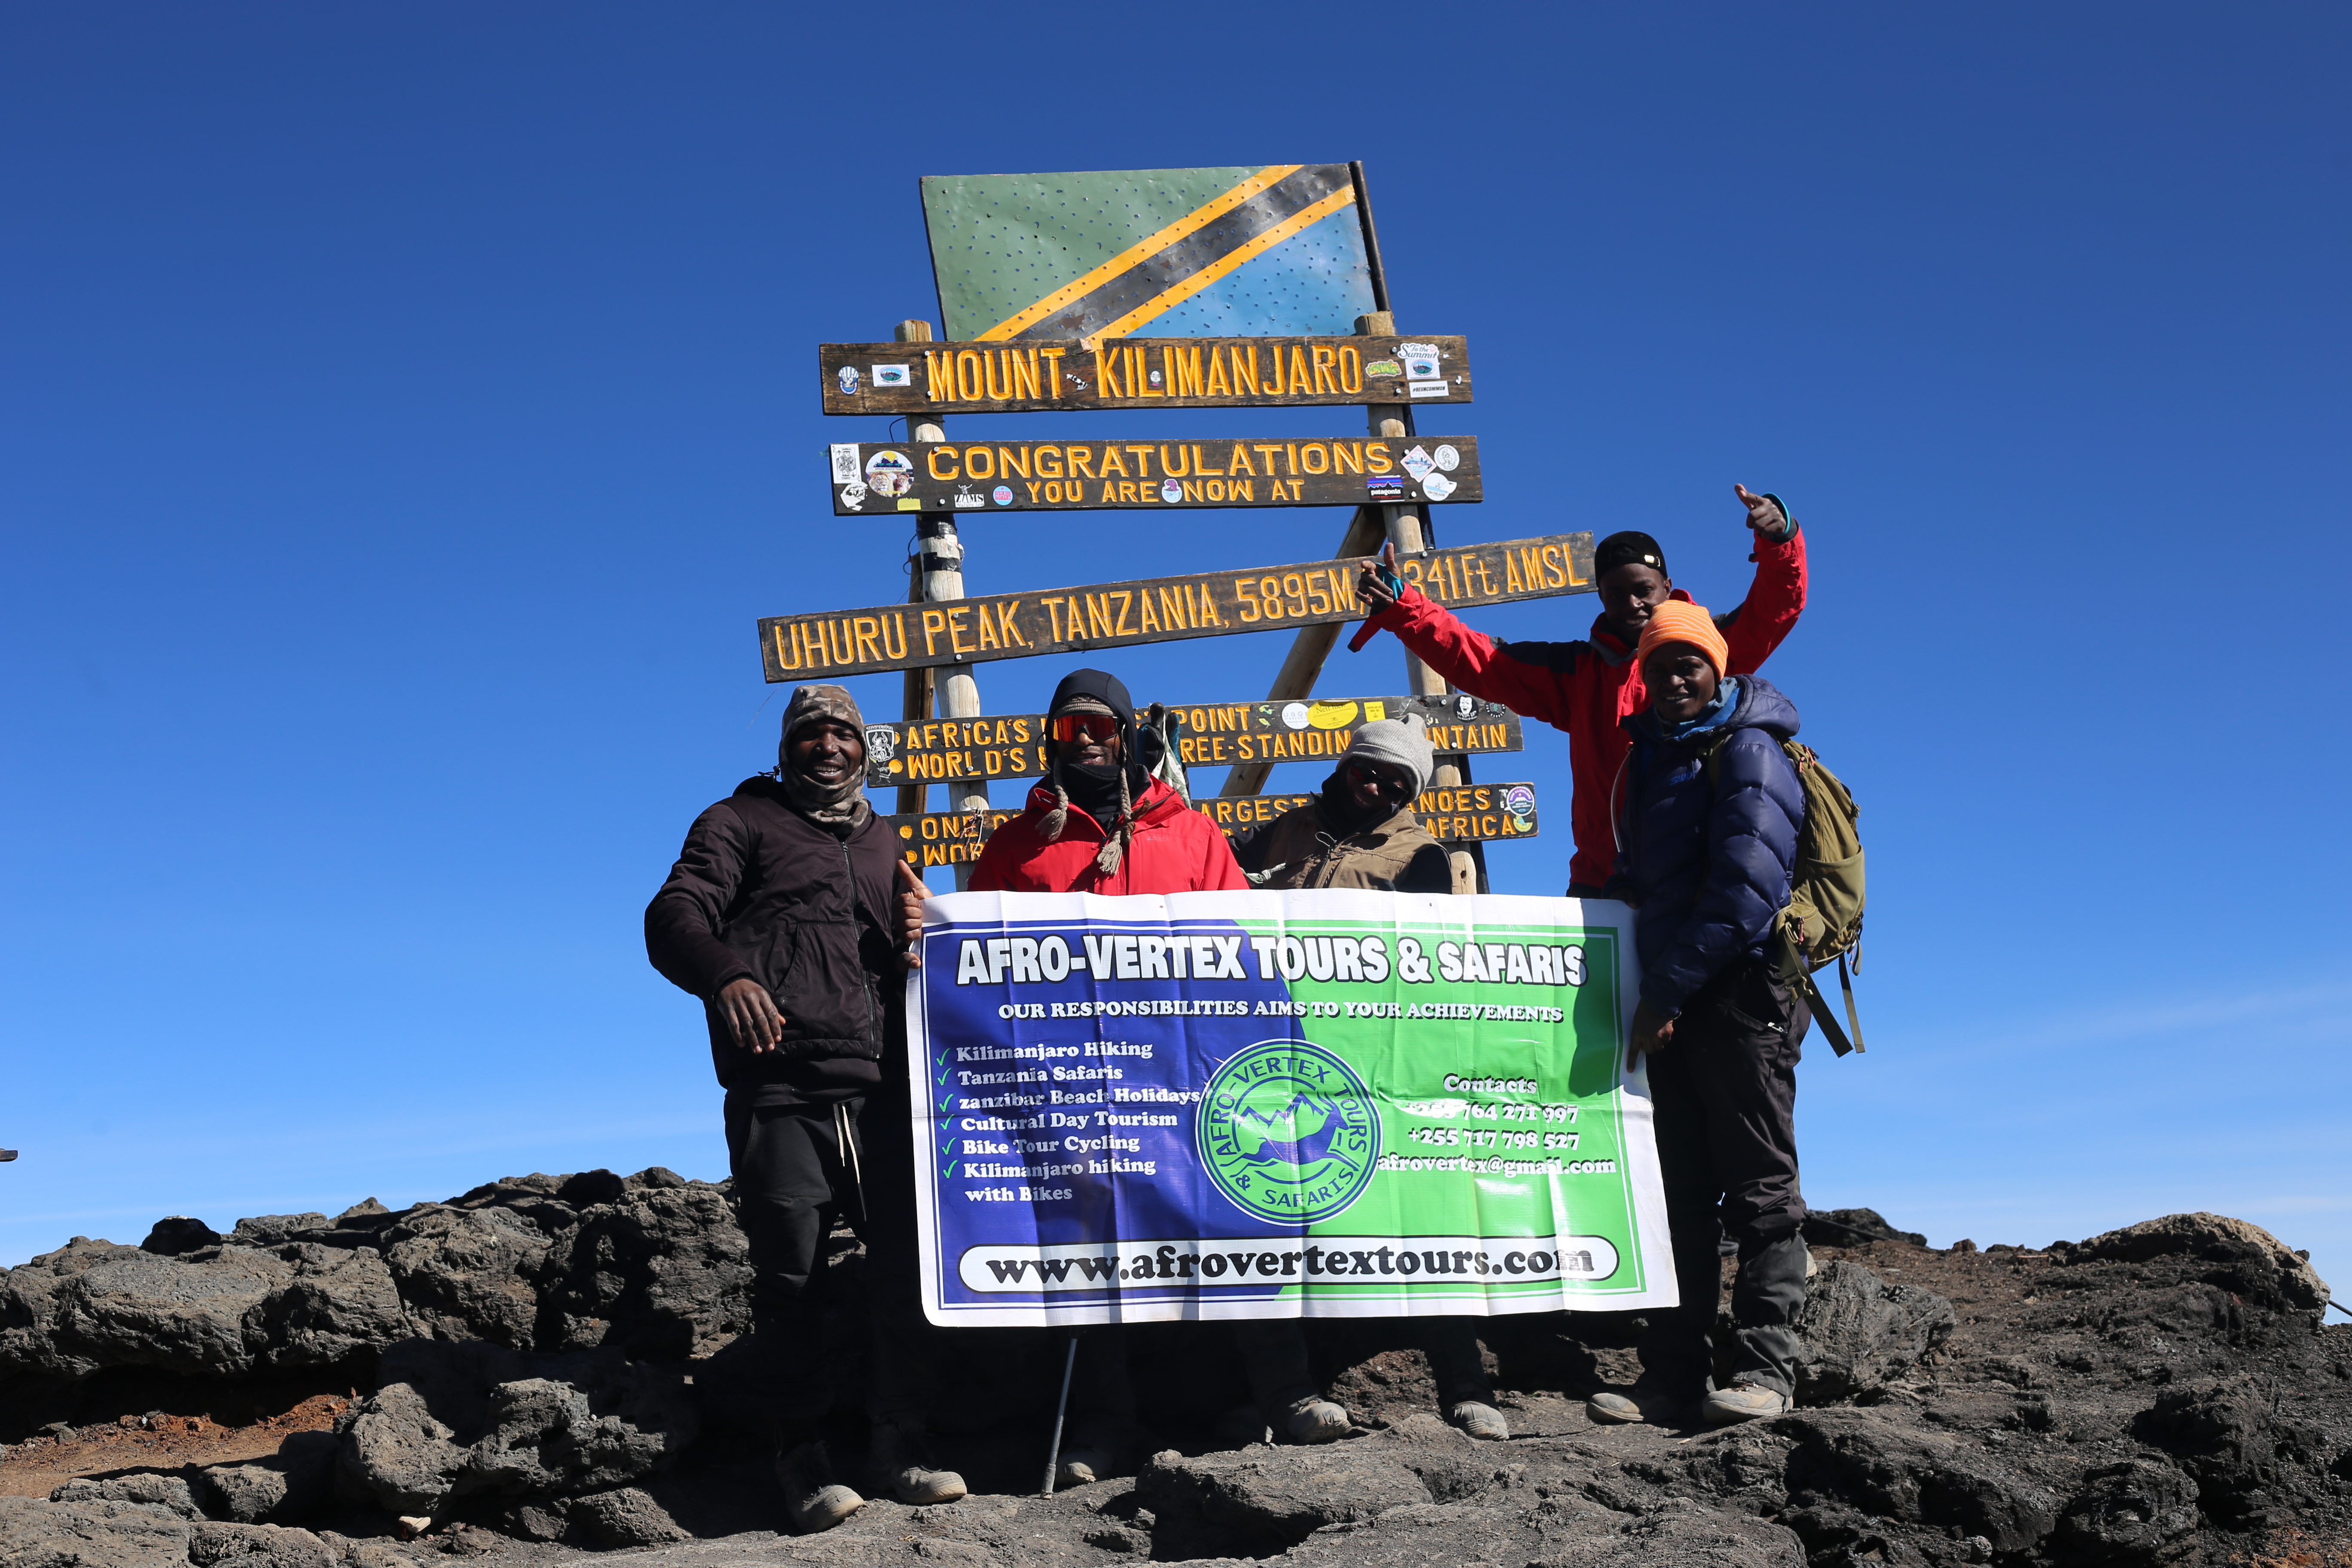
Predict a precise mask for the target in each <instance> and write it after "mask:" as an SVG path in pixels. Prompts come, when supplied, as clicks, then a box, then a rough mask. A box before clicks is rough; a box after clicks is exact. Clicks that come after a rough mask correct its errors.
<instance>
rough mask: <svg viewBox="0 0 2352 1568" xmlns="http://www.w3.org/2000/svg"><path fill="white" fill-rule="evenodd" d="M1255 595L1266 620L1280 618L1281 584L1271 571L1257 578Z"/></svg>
mask: <svg viewBox="0 0 2352 1568" xmlns="http://www.w3.org/2000/svg"><path fill="white" fill-rule="evenodd" d="M1257 596H1258V603H1259V605H1260V606H1261V607H1262V608H1264V609H1265V618H1266V619H1267V620H1269V621H1278V620H1280V619H1282V584H1281V583H1280V582H1278V581H1276V578H1275V577H1274V575H1273V574H1271V573H1269V574H1266V575H1265V576H1263V577H1261V578H1259V579H1258V580H1257Z"/></svg>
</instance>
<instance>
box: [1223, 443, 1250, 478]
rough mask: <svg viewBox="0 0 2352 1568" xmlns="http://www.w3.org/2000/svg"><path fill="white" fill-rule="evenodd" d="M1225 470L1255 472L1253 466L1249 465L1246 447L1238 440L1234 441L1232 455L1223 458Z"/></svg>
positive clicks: (1235, 472)
mask: <svg viewBox="0 0 2352 1568" xmlns="http://www.w3.org/2000/svg"><path fill="white" fill-rule="evenodd" d="M1225 472H1227V473H1229V474H1255V473H1256V472H1257V470H1256V469H1255V468H1252V467H1250V460H1249V452H1248V449H1247V448H1245V447H1243V445H1242V444H1241V443H1240V442H1239V441H1236V442H1234V455H1233V456H1232V457H1231V458H1227V459H1226V460H1225Z"/></svg>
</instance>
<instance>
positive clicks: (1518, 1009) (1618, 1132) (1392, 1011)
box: [1198, 920, 1650, 1300]
mask: <svg viewBox="0 0 2352 1568" xmlns="http://www.w3.org/2000/svg"><path fill="white" fill-rule="evenodd" d="M1244 929H1250V930H1253V931H1254V932H1255V934H1256V935H1258V936H1260V937H1273V938H1277V939H1286V945H1285V948H1284V949H1283V950H1282V952H1285V953H1287V952H1288V951H1289V949H1288V947H1287V943H1288V942H1297V944H1298V952H1297V961H1296V963H1286V964H1285V967H1284V973H1285V979H1286V984H1288V986H1289V990H1290V994H1291V997H1292V999H1293V1002H1294V1004H1295V1005H1299V1006H1302V1007H1304V1008H1305V1009H1307V1014H1306V1016H1303V1017H1302V1018H1301V1019H1300V1023H1299V1027H1300V1031H1301V1033H1302V1034H1303V1035H1304V1036H1305V1037H1306V1039H1307V1041H1308V1042H1310V1043H1311V1044H1312V1045H1314V1046H1315V1047H1320V1049H1321V1051H1322V1052H1323V1053H1326V1054H1328V1056H1330V1057H1332V1058H1337V1061H1338V1063H1339V1066H1340V1068H1341V1069H1342V1070H1340V1071H1337V1072H1333V1073H1328V1074H1320V1075H1318V1071H1317V1068H1316V1064H1315V1063H1314V1062H1313V1061H1312V1060H1311V1059H1309V1060H1305V1061H1302V1062H1298V1063H1282V1064H1276V1065H1274V1066H1272V1067H1270V1068H1265V1069H1263V1070H1260V1071H1257V1072H1255V1073H1250V1072H1245V1073H1244V1075H1243V1078H1244V1082H1243V1083H1239V1084H1228V1083H1224V1082H1213V1083H1212V1084H1211V1085H1210V1086H1208V1090H1207V1092H1206V1093H1205V1094H1204V1096H1203V1100H1202V1117H1201V1121H1200V1122H1199V1124H1198V1125H1199V1127H1200V1129H1201V1132H1200V1135H1199V1140H1198V1142H1199V1143H1200V1148H1201V1154H1202V1163H1203V1165H1204V1168H1205V1169H1206V1170H1207V1172H1208V1173H1209V1174H1210V1176H1211V1178H1212V1179H1213V1181H1215V1182H1216V1183H1217V1184H1218V1186H1219V1187H1220V1188H1221V1189H1222V1190H1223V1191H1224V1193H1225V1195H1226V1196H1227V1197H1228V1198H1229V1199H1232V1200H1233V1201H1234V1202H1235V1203H1236V1204H1237V1205H1239V1206H1241V1207H1243V1208H1244V1209H1245V1210H1247V1211H1249V1212H1251V1213H1253V1214H1255V1215H1258V1216H1260V1217H1263V1218H1267V1219H1274V1218H1276V1217H1278V1216H1280V1215H1283V1214H1284V1213H1285V1212H1286V1206H1287V1210H1288V1212H1289V1213H1291V1214H1292V1215H1295V1216H1296V1217H1297V1218H1300V1219H1303V1220H1305V1221H1306V1222H1307V1236H1308V1237H1312V1238H1314V1239H1317V1240H1325V1241H1331V1242H1338V1241H1341V1240H1344V1239H1345V1238H1347V1237H1404V1238H1412V1237H1486V1238H1498V1237H1499V1238H1509V1237H1528V1238H1533V1237H1571V1236H1573V1237H1588V1238H1591V1237H1598V1238H1601V1239H1602V1240H1605V1241H1606V1242H1607V1243H1608V1244H1609V1245H1610V1246H1611V1247H1614V1248H1615V1250H1616V1254H1617V1263H1618V1267H1617V1268H1615V1269H1614V1271H1613V1272H1609V1273H1608V1274H1607V1277H1606V1278H1605V1279H1597V1280H1586V1281H1577V1280H1576V1279H1575V1276H1576V1274H1577V1273H1578V1272H1580V1271H1579V1270H1575V1269H1573V1268H1569V1269H1566V1273H1567V1276H1568V1279H1570V1281H1571V1287H1570V1288H1572V1289H1577V1290H1578V1291H1579V1293H1580V1294H1592V1295H1619V1294H1622V1295H1627V1296H1635V1295H1640V1294H1642V1293H1643V1292H1644V1291H1646V1290H1647V1289H1649V1288H1650V1280H1649V1279H1648V1278H1647V1276H1646V1275H1645V1274H1644V1272H1643V1248H1642V1246H1641V1241H1642V1236H1641V1227H1640V1223H1639V1218H1638V1215H1637V1213H1636V1209H1635V1205H1634V1201H1633V1181H1632V1175H1633V1173H1632V1170H1631V1167H1630V1164H1629V1162H1628V1158H1627V1151H1626V1135H1625V1129H1624V1126H1623V1122H1622V1100H1621V1098H1620V1096H1619V1095H1618V1093H1617V1086H1618V1059H1617V1055H1618V1050H1619V1043H1620V1042H1621V1041H1622V1039H1623V1037H1624V1029H1623V1020H1622V1007H1623V1004H1624V1000H1625V999H1624V998H1623V997H1622V996H1621V995H1620V994H1619V993H1618V987H1617V979H1618V975H1619V973H1620V972H1621V966H1620V960H1621V957H1622V955H1621V954H1620V953H1619V952H1618V951H1617V947H1616V943H1617V942H1618V941H1619V940H1620V938H1619V933H1618V932H1617V931H1615V930H1613V929H1602V930H1593V929H1591V928H1588V927H1583V926H1534V925H1528V926H1496V925H1491V924H1490V925H1481V926H1480V927H1478V928H1477V930H1476V931H1475V933H1470V932H1465V931H1464V930H1463V928H1461V927H1459V926H1435V925H1429V926H1416V925H1412V924H1406V923H1400V924H1396V925H1389V924H1386V923H1381V924H1370V923H1366V922H1361V921H1313V920H1303V921H1300V920H1295V921H1287V922H1286V923H1284V924H1282V925H1280V926H1278V927H1277V926H1255V927H1253V926H1251V925H1250V923H1249V922H1246V921H1245V922H1244ZM1375 934H1377V935H1380V936H1381V937H1383V938H1384V939H1386V941H1387V942H1388V943H1389V944H1390V947H1391V953H1392V959H1391V963H1390V965H1389V973H1388V974H1387V976H1386V978H1385V980H1383V981H1381V982H1372V981H1370V980H1366V979H1363V978H1360V977H1359V978H1355V979H1347V978H1342V977H1340V976H1339V975H1338V974H1337V973H1334V974H1333V975H1332V977H1331V978H1328V979H1318V978H1316V976H1315V974H1314V973H1312V972H1311V969H1312V968H1318V967H1322V966H1321V965H1318V964H1316V963H1314V952H1315V950H1314V949H1313V948H1312V947H1311V946H1310V944H1311V943H1313V942H1316V940H1317V939H1318V938H1346V937H1352V938H1358V939H1360V938H1362V937H1365V936H1369V935H1375ZM1474 934H1475V942H1470V941H1467V940H1465V938H1466V937H1468V936H1470V935H1474ZM1412 944H1418V946H1419V949H1420V951H1419V952H1418V953H1415V952H1412ZM1294 967H1296V968H1297V969H1298V971H1299V973H1295V974H1294V973H1290V970H1291V969H1292V968H1294ZM1417 974H1419V975H1421V976H1423V977H1416V975H1417ZM1268 1054H1269V1055H1278V1054H1279V1053H1278V1052H1272V1051H1270V1052H1269V1053H1268ZM1249 1065H1250V1064H1244V1066H1245V1067H1247V1066H1249ZM1233 1071H1234V1063H1233V1062H1228V1063H1227V1064H1226V1066H1225V1067H1224V1068H1223V1069H1221V1071H1220V1073H1219V1079H1220V1080H1223V1079H1226V1078H1227V1076H1228V1075H1229V1074H1232V1073H1233ZM1349 1089H1360V1090H1361V1091H1362V1092H1364V1094H1365V1097H1366V1098H1367V1100H1369V1104H1370V1115H1369V1116H1364V1117H1358V1116H1356V1115H1354V1113H1353V1107H1352V1106H1350V1105H1349V1102H1348V1099H1347V1091H1348V1090H1349ZM1286 1108H1291V1109H1289V1118H1290V1119H1289V1121H1287V1122H1285V1121H1281V1116H1282V1114H1283V1112H1284V1110H1285V1109H1286ZM1302 1112H1303V1114H1302ZM1269 1129H1271V1131H1269ZM1285 1133H1287V1134H1288V1138H1287V1139H1284V1137H1283V1134H1285ZM1360 1134H1369V1135H1370V1136H1369V1142H1370V1143H1371V1147H1370V1148H1369V1149H1367V1150H1366V1151H1365V1153H1366V1156H1367V1157H1366V1158H1365V1160H1364V1161H1363V1165H1364V1169H1363V1171H1362V1173H1361V1179H1360V1180H1359V1179H1358V1172H1357V1169H1356V1165H1355V1162H1354V1160H1353V1159H1352V1157H1351V1156H1352V1152H1353V1150H1352V1143H1353V1140H1354V1137H1355V1136H1356V1135H1360ZM1269 1137H1271V1138H1274V1139H1276V1142H1289V1143H1291V1144H1293V1145H1295V1147H1296V1152H1297V1153H1298V1154H1299V1155H1300V1156H1301V1157H1302V1159H1303V1158H1304V1157H1305V1156H1307V1155H1318V1156H1320V1158H1319V1159H1317V1160H1315V1161H1312V1162H1310V1163H1290V1164H1288V1165H1286V1166H1282V1165H1277V1166H1276V1167H1274V1170H1273V1179H1272V1180H1269V1179H1268V1174H1267V1172H1268V1167H1267V1163H1266V1162H1265V1157H1264V1156H1265V1147H1266V1144H1265V1140H1266V1139H1267V1138H1269ZM1253 1155H1255V1160H1253V1159H1251V1158H1250V1157H1251V1156H1253ZM1283 1184H1286V1185H1287V1186H1288V1187H1289V1189H1290V1191H1289V1192H1288V1193H1287V1194H1284V1193H1277V1192H1274V1191H1272V1190H1270V1189H1273V1188H1275V1187H1276V1186H1278V1185H1283ZM1351 1188H1352V1191H1351V1190H1350V1189H1351ZM1253 1189H1255V1190H1253ZM1318 1204H1319V1205H1324V1206H1327V1207H1329V1208H1332V1209H1333V1210H1335V1211H1336V1212H1334V1213H1333V1214H1332V1215H1331V1217H1329V1218H1328V1219H1324V1218H1318V1217H1317V1216H1316V1213H1315V1208H1314V1206H1313V1205H1318ZM1470 1256H1471V1255H1470V1254H1469V1253H1468V1252H1467V1251H1465V1252H1464V1253H1462V1254H1461V1257H1460V1258H1459V1259H1456V1258H1444V1261H1445V1262H1446V1263H1448V1264H1454V1263H1456V1262H1459V1263H1461V1264H1462V1265H1463V1267H1461V1268H1460V1269H1459V1271H1458V1272H1456V1271H1454V1270H1453V1269H1451V1268H1449V1269H1447V1270H1444V1271H1443V1272H1438V1271H1433V1270H1431V1269H1429V1268H1428V1266H1427V1261H1424V1262H1423V1268H1421V1269H1420V1270H1417V1271H1416V1272H1415V1273H1414V1274H1409V1275H1396V1274H1391V1273H1390V1272H1388V1271H1387V1270H1386V1269H1383V1270H1381V1273H1380V1275H1379V1277H1378V1278H1375V1279H1370V1280H1369V1281H1366V1282H1362V1283H1359V1282H1356V1281H1354V1280H1349V1279H1322V1280H1318V1281H1317V1282H1316V1284H1315V1285H1314V1286H1313V1290H1314V1292H1315V1294H1317V1295H1318V1296H1326V1295H1329V1294H1332V1293H1334V1292H1338V1293H1340V1294H1351V1295H1364V1296H1370V1297H1394V1296H1396V1295H1398V1294H1399V1293H1400V1292H1401V1291H1402V1292H1403V1293H1406V1294H1409V1295H1410V1296H1411V1297H1412V1299H1414V1300H1428V1299H1431V1298H1433V1297H1438V1298H1443V1297H1464V1298H1486V1297H1491V1296H1495V1295H1503V1296H1511V1295H1528V1296H1538V1297H1553V1298H1556V1297H1557V1296H1558V1295H1559V1292H1560V1289H1561V1282H1560V1281H1559V1280H1558V1279H1547V1280H1541V1281H1536V1280H1528V1281H1517V1280H1515V1279H1511V1278H1508V1277H1504V1278H1499V1279H1498V1278H1496V1277H1495V1276H1494V1275H1493V1274H1492V1273H1491V1272H1488V1271H1486V1270H1484V1269H1480V1268H1475V1267H1471V1266H1470ZM1441 1257H1443V1255H1442V1254H1436V1255H1433V1254H1429V1253H1427V1252H1426V1251H1425V1250H1424V1252H1423V1258H1424V1259H1426V1260H1428V1261H1434V1260H1436V1259H1437V1258H1441ZM1587 1270H1588V1271H1591V1272H1601V1270H1598V1269H1592V1268H1591V1265H1590V1264H1589V1263H1588V1265H1587Z"/></svg>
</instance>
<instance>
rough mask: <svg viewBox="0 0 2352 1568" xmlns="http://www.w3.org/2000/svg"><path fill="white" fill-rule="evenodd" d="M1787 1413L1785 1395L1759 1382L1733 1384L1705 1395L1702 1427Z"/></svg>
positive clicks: (1787, 1406) (1786, 1398)
mask: <svg viewBox="0 0 2352 1568" xmlns="http://www.w3.org/2000/svg"><path fill="white" fill-rule="evenodd" d="M1788 1413H1789V1396H1788V1395H1787V1394H1782V1393H1780V1392H1779V1391H1778V1390H1776V1389H1770V1388H1767V1387H1765V1386H1764V1385H1763V1384H1760V1383H1735V1384H1732V1385H1731V1386H1730V1387H1729V1388H1718V1389H1717V1390H1716V1391H1715V1392H1714V1393H1713V1394H1708V1395H1707V1396H1706V1424H1707V1425H1708V1426H1736V1425H1738V1423H1740V1422H1742V1421H1757V1420H1763V1419H1767V1418H1769V1417H1771V1416H1774V1415H1787V1414H1788Z"/></svg>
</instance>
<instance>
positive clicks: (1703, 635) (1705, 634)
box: [1634, 599, 1731, 679]
mask: <svg viewBox="0 0 2352 1568" xmlns="http://www.w3.org/2000/svg"><path fill="white" fill-rule="evenodd" d="M1670 642H1686V643H1688V644H1690V645H1691V646H1692V647H1695V648H1696V649H1698V651H1699V652H1701V653H1703V654H1705V655H1706V661H1707V662H1708V663H1709V664H1711V665H1713V666H1715V673H1716V675H1717V678H1718V679H1719V678H1721V676H1722V675H1723V673H1724V671H1725V669H1726V668H1727V667H1728V666H1729V665H1730V663H1731V649H1730V647H1729V646H1728V645H1727V644H1726V643H1725V642H1724V640H1723V634H1722V633H1721V632H1719V631H1717V630H1716V629H1715V617H1714V616H1710V615H1708V614H1707V613H1706V608H1705V606H1703V605H1692V604H1686V603H1685V602H1684V601H1682V600H1680V599H1668V600H1667V601H1666V602H1665V603H1664V604H1663V605H1659V606H1658V607H1657V608H1656V609H1654V610H1652V611H1651V612H1650V620H1649V624H1648V625H1646V626H1643V628H1642V642H1641V647H1639V648H1638V649H1636V650H1635V653H1634V657H1635V658H1638V659H1640V660H1641V661H1643V663H1647V662H1648V661H1649V658H1650V655H1651V654H1653V653H1654V652H1656V651H1657V649H1658V648H1659V647H1661V646H1663V645H1664V644H1666V643H1670Z"/></svg>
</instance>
